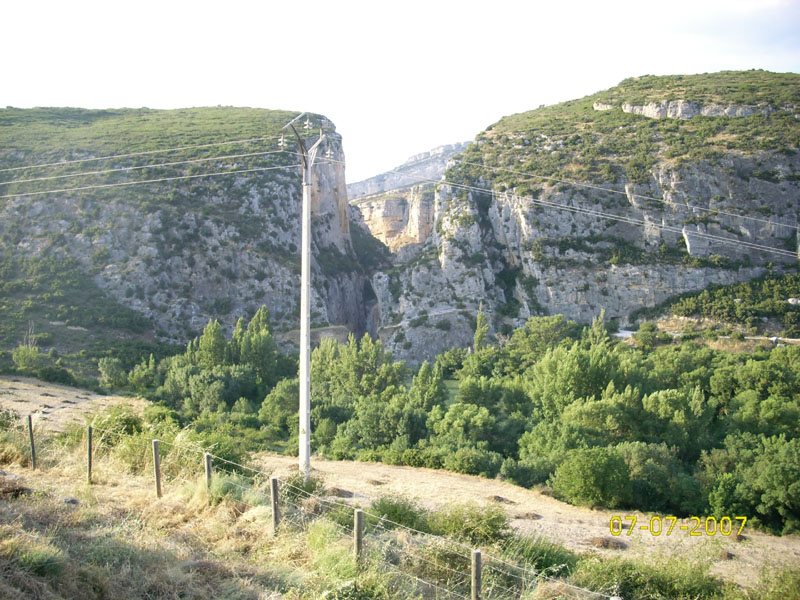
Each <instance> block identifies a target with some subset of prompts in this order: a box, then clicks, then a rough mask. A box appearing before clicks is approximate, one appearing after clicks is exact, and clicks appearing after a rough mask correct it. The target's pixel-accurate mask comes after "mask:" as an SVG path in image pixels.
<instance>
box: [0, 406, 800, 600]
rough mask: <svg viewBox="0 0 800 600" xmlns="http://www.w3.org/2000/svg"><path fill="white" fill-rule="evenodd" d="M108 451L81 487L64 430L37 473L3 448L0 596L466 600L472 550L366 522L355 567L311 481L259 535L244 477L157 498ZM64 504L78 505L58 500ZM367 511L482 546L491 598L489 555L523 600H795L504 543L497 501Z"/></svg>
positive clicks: (181, 474)
mask: <svg viewBox="0 0 800 600" xmlns="http://www.w3.org/2000/svg"><path fill="white" fill-rule="evenodd" d="M120 423H121V421H120V419H117V424H120ZM130 439H136V438H135V437H134V438H130ZM111 441H112V440H110V439H109V440H107V443H106V444H105V445H101V446H98V454H97V455H96V460H95V480H94V485H92V486H91V487H89V486H87V485H86V484H85V483H84V477H85V471H84V469H85V465H84V461H85V452H86V448H85V446H84V445H83V441H82V439H81V438H80V437H79V436H78V435H76V434H75V432H71V433H69V434H66V435H61V436H57V437H55V438H53V439H52V441H50V442H48V443H46V444H43V446H42V462H41V464H42V468H41V469H40V470H37V471H35V472H31V471H29V470H27V469H26V468H25V467H23V466H22V464H20V463H24V457H23V456H21V453H20V452H19V448H18V445H19V443H20V442H19V441H18V440H16V438H13V437H12V436H11V435H10V434H8V435H5V437H2V438H0V457H2V460H1V461H0V463H2V464H0V466H2V468H3V469H4V470H10V471H12V472H17V473H20V474H21V475H22V478H23V479H22V481H23V482H24V484H25V485H26V486H28V487H29V488H30V489H32V490H34V492H32V493H28V494H24V495H21V496H19V497H16V498H14V497H7V498H3V499H1V500H0V597H3V598H10V599H15V600H16V599H23V598H25V599H27V598H44V599H47V600H50V599H54V600H58V599H73V598H74V599H78V598H81V599H83V598H87V599H90V600H91V599H97V600H100V599H101V598H102V599H116V598H126V599H127V598H133V599H137V598H142V599H144V598H148V599H152V600H161V599H164V600H166V599H168V598H170V599H171V598H196V599H198V600H205V599H206V598H208V599H211V598H233V599H242V600H249V599H253V600H256V599H263V598H269V597H273V595H275V596H274V597H277V595H278V594H280V597H281V598H285V599H287V600H302V599H306V598H318V597H321V595H322V594H323V593H324V594H326V595H325V597H326V598H338V599H341V600H345V599H353V598H358V599H364V600H368V599H376V600H389V598H398V599H408V600H411V598H415V599H423V600H424V599H428V598H434V597H435V595H434V594H433V588H431V587H430V586H427V587H426V586H425V585H424V584H421V583H418V582H415V580H413V578H410V577H409V576H408V575H398V574H394V573H392V571H396V570H404V572H406V573H412V574H414V575H415V576H416V577H421V578H423V579H427V580H428V581H434V582H437V585H442V586H446V587H450V588H451V589H454V590H458V591H459V593H466V594H468V584H467V583H465V581H466V580H464V579H463V578H459V577H456V576H455V575H454V574H453V571H452V569H455V570H456V571H458V572H462V573H468V571H469V567H468V565H469V560H468V554H469V548H470V546H469V545H467V546H464V545H461V544H460V543H458V542H454V541H448V540H447V539H446V538H441V537H434V536H415V535H411V534H409V532H408V531H407V530H405V529H403V528H402V527H397V528H390V527H388V526H386V527H383V528H379V527H375V524H376V521H374V520H373V521H368V528H367V537H366V539H365V555H364V560H363V561H362V563H361V565H360V566H358V565H356V562H355V561H354V559H353V555H352V546H351V544H352V542H351V539H350V535H349V534H348V528H349V527H352V510H348V509H346V508H345V507H344V506H340V508H339V509H338V510H337V512H335V513H331V512H329V513H327V515H326V514H325V509H324V507H322V506H321V505H320V504H319V503H317V504H316V505H314V506H312V505H311V503H309V502H303V501H301V496H302V497H307V496H308V494H309V493H311V491H313V493H321V494H325V493H326V491H325V490H324V488H322V487H321V484H320V483H319V482H312V483H311V484H310V485H309V486H308V490H309V491H307V492H303V491H300V490H295V493H296V497H295V501H297V502H296V503H297V505H298V506H300V507H303V508H302V509H303V510H306V509H308V510H311V512H310V513H307V515H306V517H304V518H308V517H309V516H312V517H313V518H312V519H311V521H310V523H309V524H308V525H307V526H306V527H297V526H295V525H293V521H292V518H291V516H292V510H295V509H292V508H287V509H286V511H287V512H286V514H285V517H286V518H285V524H284V526H282V527H281V528H280V530H279V532H278V533H277V534H276V535H272V533H271V531H270V523H271V512H270V509H269V508H268V507H267V506H266V504H267V503H268V502H266V498H265V497H264V494H263V493H262V492H261V491H259V490H260V488H259V490H255V491H254V490H253V485H252V481H251V480H250V479H248V478H246V477H243V476H242V475H240V474H237V473H215V475H214V478H213V479H212V485H211V488H210V489H206V486H205V482H204V480H203V477H202V475H198V473H197V471H198V470H199V463H198V464H194V467H193V469H194V471H193V472H192V468H187V470H186V471H174V473H176V475H172V476H170V477H167V478H165V482H164V496H163V497H162V498H160V499H156V498H155V495H154V491H153V490H152V481H151V479H150V477H148V476H147V475H148V474H147V473H146V471H147V470H148V469H149V468H151V467H148V466H147V465H145V464H144V463H143V462H142V461H138V462H136V461H134V462H133V463H132V462H131V460H132V455H131V448H130V447H127V448H125V447H122V446H118V445H114V444H112V443H111ZM7 448H11V451H6V449H7ZM143 450H145V451H146V450H147V448H143ZM128 472H133V474H126V473H128ZM298 487H299V486H298ZM65 497H68V498H74V499H75V500H76V501H74V502H70V503H65V502H64V498H65ZM367 512H369V513H372V514H378V515H385V516H386V517H388V518H392V519H395V520H397V521H399V522H402V524H404V525H406V526H409V527H413V526H414V525H416V526H417V528H420V529H422V530H425V531H431V532H433V533H447V534H449V535H450V536H451V537H456V538H460V539H462V540H465V541H466V542H467V543H469V544H477V545H479V546H480V547H481V548H482V549H483V550H484V553H485V556H486V557H487V559H486V570H485V575H484V584H485V590H487V593H486V595H485V597H486V598H487V599H491V598H493V597H494V596H493V592H492V591H491V590H495V591H497V590H500V589H502V587H509V586H512V585H519V583H520V581H521V580H520V575H519V573H522V571H514V568H513V567H509V566H508V565H505V566H503V564H502V563H500V562H497V561H493V560H490V559H489V557H497V558H498V559H500V560H502V561H506V562H508V563H512V564H517V565H521V566H524V567H525V568H526V569H529V570H530V571H529V572H528V574H527V575H525V577H527V578H528V579H531V578H533V579H535V576H534V573H542V574H545V575H547V576H548V577H549V579H546V580H544V581H542V582H540V583H539V585H538V586H536V588H535V589H531V590H529V591H527V592H525V593H523V594H522V595H521V596H520V598H523V599H528V600H532V599H542V598H556V597H562V595H563V594H564V593H566V590H568V589H569V588H568V587H567V584H569V585H577V586H582V587H586V588H589V589H593V590H596V591H600V592H603V593H608V594H620V595H622V597H624V598H625V599H626V600H629V599H630V600H645V599H647V600H657V599H665V600H666V599H673V598H675V599H677V598H681V599H683V598H696V599H708V600H744V599H745V598H746V599H747V600H777V599H778V598H791V597H796V596H797V591H798V589H800V570H798V569H794V570H786V571H783V572H780V573H777V574H770V575H768V574H765V578H764V582H763V584H762V585H759V586H756V587H754V588H753V589H751V590H750V591H748V592H743V591H741V590H739V589H738V588H736V587H735V586H733V585H731V584H724V583H722V582H720V581H719V580H717V579H715V578H713V577H712V576H710V575H709V573H708V565H709V561H708V558H707V557H706V558H704V557H702V556H700V557H681V558H670V559H664V560H662V559H658V560H657V561H655V562H653V561H651V562H645V561H644V560H637V561H631V560H621V559H611V560H609V559H606V558H601V557H598V556H594V555H592V554H589V555H582V554H577V553H575V552H571V551H569V550H566V549H565V548H563V547H561V546H559V545H557V544H553V543H551V542H547V541H544V540H542V539H539V538H535V537H521V536H517V535H512V534H511V533H510V532H509V531H508V529H507V524H508V517H507V515H506V514H505V512H504V510H503V508H502V507H500V506H499V505H491V506H490V507H489V508H480V507H477V505H471V504H466V505H461V506H449V507H446V508H445V509H439V510H435V511H429V510H427V509H424V508H422V507H421V506H420V505H418V504H416V503H415V502H413V501H410V500H407V499H404V498H397V497H384V498H380V499H378V500H376V501H375V502H373V503H372V505H371V506H369V507H368V508H367ZM346 517H349V519H348V518H346ZM370 524H371V526H370ZM343 528H344V529H343Z"/></svg>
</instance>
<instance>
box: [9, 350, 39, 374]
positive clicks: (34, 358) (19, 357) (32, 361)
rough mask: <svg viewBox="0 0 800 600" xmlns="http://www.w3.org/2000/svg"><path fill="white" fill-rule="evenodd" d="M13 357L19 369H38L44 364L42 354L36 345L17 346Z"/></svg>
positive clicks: (32, 370)
mask: <svg viewBox="0 0 800 600" xmlns="http://www.w3.org/2000/svg"><path fill="white" fill-rule="evenodd" d="M11 359H12V360H13V361H14V364H15V365H17V368H18V369H21V370H23V371H28V372H34V371H36V370H37V369H38V368H39V367H40V366H41V364H42V355H41V354H40V353H39V348H37V347H36V346H24V345H19V346H17V347H16V348H14V350H13V352H12V353H11Z"/></svg>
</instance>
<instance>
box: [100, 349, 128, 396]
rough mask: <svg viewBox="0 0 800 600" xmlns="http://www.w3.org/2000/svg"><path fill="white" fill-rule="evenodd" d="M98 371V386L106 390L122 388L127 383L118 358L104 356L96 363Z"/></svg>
mask: <svg viewBox="0 0 800 600" xmlns="http://www.w3.org/2000/svg"><path fill="white" fill-rule="evenodd" d="M97 368H98V369H99V370H100V384H101V385H103V386H105V387H108V388H118V387H122V386H123V385H125V384H126V383H127V382H128V376H127V374H126V373H125V369H123V368H122V361H121V360H120V359H118V358H112V357H109V356H105V357H103V358H101V359H100V360H99V361H98V362H97Z"/></svg>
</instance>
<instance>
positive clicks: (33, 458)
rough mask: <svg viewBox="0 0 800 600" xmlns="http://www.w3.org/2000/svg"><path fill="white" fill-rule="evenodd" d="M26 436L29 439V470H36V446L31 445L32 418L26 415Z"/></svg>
mask: <svg viewBox="0 0 800 600" xmlns="http://www.w3.org/2000/svg"><path fill="white" fill-rule="evenodd" d="M28 435H29V436H30V438H31V468H32V469H33V470H34V471H35V470H36V445H35V444H34V443H33V417H32V416H31V415H28Z"/></svg>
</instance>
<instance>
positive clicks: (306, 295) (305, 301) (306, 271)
mask: <svg viewBox="0 0 800 600" xmlns="http://www.w3.org/2000/svg"><path fill="white" fill-rule="evenodd" d="M304 115H305V113H302V114H300V115H298V116H296V117H295V118H294V119H292V121H291V122H289V123H288V124H287V125H286V126H284V129H285V128H286V127H289V128H291V130H292V133H294V136H295V138H297V148H298V150H299V152H300V158H301V159H302V163H303V206H302V218H301V230H302V239H301V243H300V247H301V250H300V410H299V413H300V448H299V450H300V451H299V453H298V456H299V460H298V464H299V467H300V472H301V473H303V474H304V476H305V479H306V481H308V478H309V476H310V475H311V296H310V293H311V167H312V166H313V165H314V160H315V159H316V157H317V150H318V149H319V146H320V144H321V143H322V141H323V140H324V139H325V134H323V133H322V131H320V136H319V139H317V141H316V142H315V143H314V145H313V146H311V148H310V149H309V150H308V152H306V147H305V144H304V143H303V140H302V139H301V138H300V135H299V134H298V133H297V130H296V129H295V128H294V123H295V121H297V120H298V119H300V118H301V117H303V116H304ZM305 126H306V129H307V130H308V129H310V127H311V123H310V119H309V118H306V122H305Z"/></svg>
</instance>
